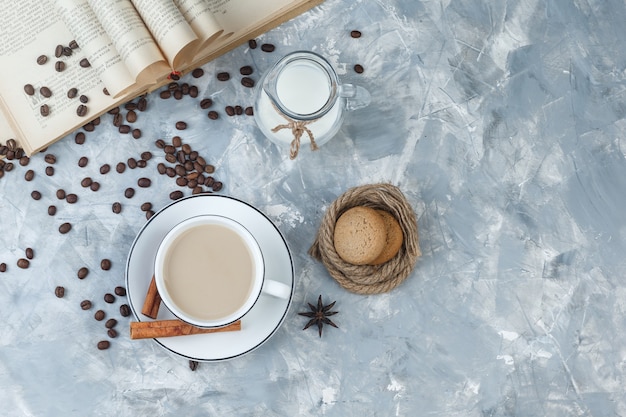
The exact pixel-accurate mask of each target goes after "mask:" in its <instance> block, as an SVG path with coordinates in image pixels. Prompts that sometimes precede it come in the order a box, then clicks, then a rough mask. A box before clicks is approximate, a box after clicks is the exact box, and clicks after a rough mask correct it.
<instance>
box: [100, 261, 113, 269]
mask: <svg viewBox="0 0 626 417" xmlns="http://www.w3.org/2000/svg"><path fill="white" fill-rule="evenodd" d="M100 268H102V270H103V271H108V270H109V269H111V260H110V259H106V258H105V259H103V260H101V261H100Z"/></svg>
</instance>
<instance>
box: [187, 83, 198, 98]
mask: <svg viewBox="0 0 626 417" xmlns="http://www.w3.org/2000/svg"><path fill="white" fill-rule="evenodd" d="M198 93H199V91H198V87H196V86H195V85H192V86H191V87H189V97H193V98H196V97H198Z"/></svg>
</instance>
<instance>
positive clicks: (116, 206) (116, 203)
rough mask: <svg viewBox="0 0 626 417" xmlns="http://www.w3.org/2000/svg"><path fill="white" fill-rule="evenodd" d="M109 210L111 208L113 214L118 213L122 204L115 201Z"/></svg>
mask: <svg viewBox="0 0 626 417" xmlns="http://www.w3.org/2000/svg"><path fill="white" fill-rule="evenodd" d="M111 210H113V213H115V214H120V213H121V212H122V204H121V203H119V202H118V201H116V202H115V203H113V205H112V206H111Z"/></svg>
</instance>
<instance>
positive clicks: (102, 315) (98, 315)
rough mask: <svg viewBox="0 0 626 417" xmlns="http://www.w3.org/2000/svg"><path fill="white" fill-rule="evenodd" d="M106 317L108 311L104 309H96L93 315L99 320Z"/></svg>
mask: <svg viewBox="0 0 626 417" xmlns="http://www.w3.org/2000/svg"><path fill="white" fill-rule="evenodd" d="M105 317H106V313H105V312H104V311H103V310H98V311H96V313H95V314H94V315H93V318H94V319H96V320H98V321H102V320H104V318H105Z"/></svg>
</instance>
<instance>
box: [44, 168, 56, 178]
mask: <svg viewBox="0 0 626 417" xmlns="http://www.w3.org/2000/svg"><path fill="white" fill-rule="evenodd" d="M46 175H47V176H49V177H51V176H53V175H54V167H51V166H47V167H46Z"/></svg>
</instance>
